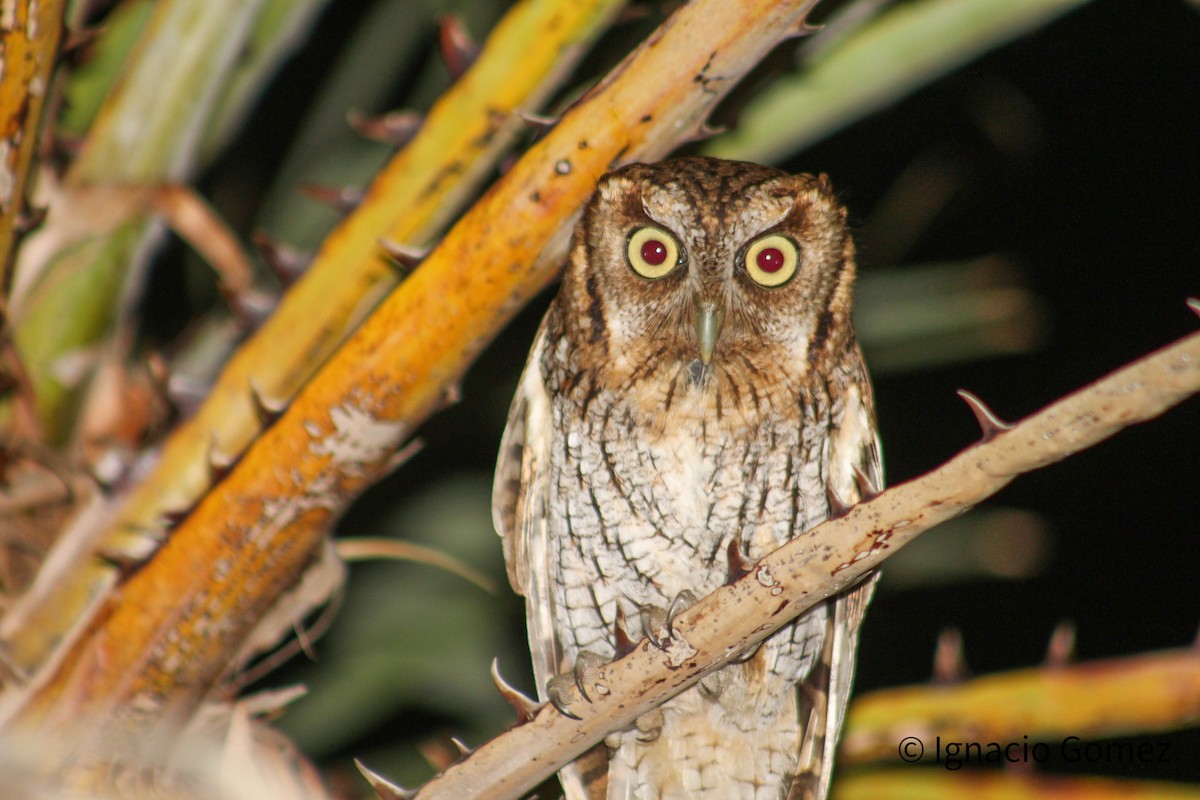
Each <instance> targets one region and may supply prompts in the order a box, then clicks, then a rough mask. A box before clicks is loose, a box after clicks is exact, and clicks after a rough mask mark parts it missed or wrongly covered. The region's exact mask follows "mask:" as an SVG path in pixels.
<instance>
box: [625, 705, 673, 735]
mask: <svg viewBox="0 0 1200 800" xmlns="http://www.w3.org/2000/svg"><path fill="white" fill-rule="evenodd" d="M665 721H666V720H665V719H664V717H663V712H662V709H661V708H656V709H654V710H653V711H647V712H646V713H645V714H642V715H641V716H640V717H638V718H637V720H636V721H635V722H634V723H633V724H634V725H635V726H636V727H637V729H638V733H640V734H641V736H639V737H638V741H639V742H641V743H642V744H649V743H650V742H653V741H654V740H655V739H657V738H658V737H659V735H660V734H661V733H662V729H663V724H664V722H665Z"/></svg>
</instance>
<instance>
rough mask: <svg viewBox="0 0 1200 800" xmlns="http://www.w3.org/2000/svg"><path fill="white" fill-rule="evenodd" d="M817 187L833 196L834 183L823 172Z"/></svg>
mask: <svg viewBox="0 0 1200 800" xmlns="http://www.w3.org/2000/svg"><path fill="white" fill-rule="evenodd" d="M817 186H818V187H820V189H821V191H823V192H826V193H827V194H833V181H831V180H829V176H828V175H826V174H825V173H824V172H822V173H821V174H820V175H818V176H817Z"/></svg>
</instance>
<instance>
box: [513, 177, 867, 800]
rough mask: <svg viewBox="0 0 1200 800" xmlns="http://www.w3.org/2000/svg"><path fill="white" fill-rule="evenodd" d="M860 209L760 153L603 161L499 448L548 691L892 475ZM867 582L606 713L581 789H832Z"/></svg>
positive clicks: (578, 796) (573, 779)
mask: <svg viewBox="0 0 1200 800" xmlns="http://www.w3.org/2000/svg"><path fill="white" fill-rule="evenodd" d="M845 220H846V212H845V210H844V209H843V208H842V207H841V206H840V205H839V204H838V202H837V201H836V199H835V198H834V195H833V193H832V190H831V188H830V185H829V182H828V180H827V179H826V178H825V177H824V176H821V177H817V178H814V177H812V176H810V175H795V176H793V175H788V174H785V173H783V172H780V171H779V170H776V169H772V168H768V167H763V166H758V165H754V164H746V163H740V162H732V161H721V160H717V159H710V158H682V159H676V160H671V161H665V162H662V163H659V164H654V165H644V164H634V165H631V166H627V167H624V168H622V169H619V170H617V171H615V172H612V173H610V174H609V175H607V176H605V177H604V178H602V179H601V180H600V182H599V185H598V187H597V189H596V193H595V195H594V196H593V197H592V199H591V200H590V201H589V202H588V204H587V206H586V207H585V209H584V212H583V216H582V219H581V220H580V222H579V225H578V227H577V228H576V230H575V234H574V239H573V242H572V245H571V250H570V257H569V261H568V264H567V267H566V271H565V274H564V276H563V283H562V288H561V290H560V292H559V294H558V297H557V298H556V299H555V301H554V303H553V305H552V306H551V308H550V311H549V312H548V313H547V315H546V318H545V320H544V321H543V323H542V326H541V329H540V331H539V333H538V335H537V340H536V342H535V343H534V346H533V351H532V352H531V353H530V356H529V361H528V363H527V365H526V367H525V372H524V375H523V377H522V379H521V383H520V387H519V389H518V391H517V396H516V398H515V400H514V401H513V405H512V410H511V412H510V415H509V419H508V428H507V430H506V432H505V435H504V441H503V443H502V445H501V452H500V459H499V464H498V467H497V473H496V487H495V497H494V514H495V520H496V527H497V530H498V531H499V532H500V534H501V535H502V536H503V539H504V552H505V558H506V560H507V563H508V571H509V578H510V580H511V581H512V584H513V587H514V588H515V589H516V590H517V591H518V592H519V593H521V594H523V595H524V596H525V598H526V600H527V611H528V626H529V644H530V648H531V651H532V654H533V664H534V670H535V672H536V676H537V680H538V685H539V686H541V687H544V688H543V689H542V694H543V699H546V698H547V697H549V698H550V699H551V700H554V699H555V697H554V695H555V691H554V683H555V681H556V680H557V681H561V680H565V679H567V678H566V676H565V675H564V676H563V677H558V678H556V677H555V676H556V675H559V674H560V673H570V672H571V671H572V670H573V669H574V668H575V667H576V665H577V663H581V664H585V663H594V662H595V661H596V660H597V659H603V660H608V659H612V658H613V657H615V656H618V655H621V654H623V652H622V651H623V650H627V649H628V647H629V646H630V643H631V642H633V641H636V640H639V639H640V638H642V636H643V635H647V636H650V637H651V639H652V640H655V639H654V637H655V631H658V632H659V633H660V634H662V632H663V631H665V630H667V627H666V626H664V625H663V624H662V623H663V622H664V619H665V617H666V615H667V614H673V613H675V611H676V610H677V609H678V608H680V607H681V605H686V601H688V600H690V598H692V597H701V596H703V595H705V594H707V593H708V592H711V591H712V590H714V589H715V588H717V587H718V586H720V585H721V584H723V583H725V582H726V581H727V580H728V578H729V576H730V574H731V573H733V574H734V575H735V576H736V575H739V574H743V572H744V570H745V569H746V568H747V565H749V564H752V563H753V561H754V560H755V559H757V558H759V557H761V556H762V555H763V554H764V553H766V552H768V551H770V550H772V549H774V548H775V547H777V546H778V545H780V544H781V543H783V542H785V541H787V540H789V539H793V538H795V537H797V536H803V535H804V533H805V532H806V531H808V530H809V529H810V528H812V527H813V526H814V525H816V524H817V523H819V522H821V521H823V520H825V519H826V518H827V517H829V516H830V513H831V509H832V510H833V511H836V510H837V509H838V508H839V505H840V504H850V503H853V502H855V501H856V500H858V499H860V497H861V495H862V492H863V491H865V490H866V487H878V486H879V485H880V483H881V467H880V458H879V444H878V440H877V437H876V434H875V424H874V413H873V408H872V399H871V389H870V384H869V382H868V378H867V374H866V370H865V368H864V366H863V362H862V357H861V355H860V353H859V348H858V344H857V342H856V341H855V338H854V332H853V329H852V327H851V320H850V310H851V294H852V287H853V283H854V274H855V263H854V245H853V242H852V241H851V238H850V235H849V233H848V231H847V228H846V222H845ZM872 587H873V580H870V579H869V580H867V581H866V582H864V583H862V584H859V585H858V586H857V587H855V588H853V589H851V590H849V591H848V592H846V593H844V594H842V595H840V596H838V597H836V598H834V599H831V600H829V601H826V602H825V603H823V604H821V605H819V606H817V607H815V608H813V609H812V610H810V611H808V612H806V613H805V614H804V615H802V616H801V617H800V618H799V619H798V620H797V621H796V622H795V623H794V624H792V625H790V626H788V627H786V628H784V629H782V630H780V631H779V632H778V633H776V634H775V635H773V636H772V637H770V638H769V639H767V640H766V641H764V642H763V643H762V644H761V645H760V646H759V647H758V648H757V649H756V650H754V651H752V652H751V653H749V654H746V655H745V656H744V658H743V659H742V660H741V661H740V662H734V663H731V664H730V665H728V666H726V667H725V668H723V669H722V670H720V671H719V672H717V673H714V674H713V675H711V676H709V677H708V678H706V679H705V680H704V681H702V682H701V683H700V684H698V685H696V686H693V687H692V688H690V689H688V690H687V691H685V692H684V693H683V694H681V695H679V696H678V697H676V698H675V699H674V700H672V701H670V702H668V703H667V704H666V705H664V706H663V707H662V708H661V710H660V711H659V712H656V713H654V714H649V715H646V717H644V718H643V719H641V720H639V721H638V726H637V728H636V729H632V730H629V731H626V732H621V733H618V734H614V735H613V736H610V737H609V739H608V742H607V749H604V748H597V749H596V750H594V751H593V752H592V754H591V755H592V759H593V760H592V762H591V763H592V766H590V767H589V766H587V765H586V764H585V762H584V760H583V759H581V761H579V762H576V764H575V765H573V766H571V767H568V768H567V769H564V770H563V772H562V773H561V778H562V781H563V785H564V787H565V789H566V793H567V797H568V798H570V800H582V798H597V797H604V796H605V791H606V792H607V797H608V798H614V799H615V798H622V799H623V800H625V799H632V798H671V799H673V800H674V799H682V798H697V799H700V798H702V799H704V800H741V799H742V798H744V799H745V800H768V798H770V800H782V798H809V797H821V796H823V795H824V792H825V790H826V788H827V786H828V783H829V775H830V769H831V767H832V755H831V754H832V752H833V749H834V746H835V744H836V741H837V737H838V732H839V730H840V728H841V723H842V718H843V716H844V711H845V707H846V701H847V698H848V695H849V692H850V684H851V679H852V674H853V669H854V651H855V647H856V640H857V632H858V626H859V622H860V621H861V618H862V613H863V610H864V608H865V606H866V604H867V602H868V600H869V599H870V593H871V590H872ZM689 593H690V594H689ZM681 601H683V602H681ZM581 654H582V655H581ZM583 672H584V673H585V672H586V670H584V671H583ZM576 674H577V675H579V674H582V673H581V672H580V671H578V670H576ZM547 684H549V688H545V687H547ZM556 704H557V703H556ZM605 755H607V769H606V770H605V769H604V768H603V762H604V756H605ZM585 758H586V757H585ZM596 758H599V759H600V762H599V763H600V767H599V768H597V767H596V766H595V765H596ZM605 783H606V784H607V788H606V789H605Z"/></svg>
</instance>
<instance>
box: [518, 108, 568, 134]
mask: <svg viewBox="0 0 1200 800" xmlns="http://www.w3.org/2000/svg"><path fill="white" fill-rule="evenodd" d="M517 116H518V117H520V118H521V119H522V120H524V122H525V124H526V125H528V126H529V127H530V128H532V129H533V130H534V132H536V133H537V134H538V135H539V136H540V135H541V134H543V133H546V132H547V131H549V130H550V129H551V128H553V127H554V126H555V125H557V124H558V121H559V119H561V117H551V116H546V115H544V114H535V113H533V112H532V111H518V112H517Z"/></svg>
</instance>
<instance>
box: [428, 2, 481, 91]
mask: <svg viewBox="0 0 1200 800" xmlns="http://www.w3.org/2000/svg"><path fill="white" fill-rule="evenodd" d="M438 47H439V48H440V49H441V51H442V60H443V61H444V62H446V69H447V71H449V73H450V79H451V80H458V79H459V78H461V77H462V76H463V75H464V74H465V73H466V71H467V70H468V69H470V68H471V65H472V64H474V63H475V59H477V58H479V49H480V48H479V45H478V44H477V43H476V42H475V41H474V40H473V39H472V38H471V35H470V34H469V33H467V28H466V26H465V25H463V21H462V17H460V16H459V15H457V14H447V15H445V16H444V17H442V19H441V25H440V28H439V30H438Z"/></svg>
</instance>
